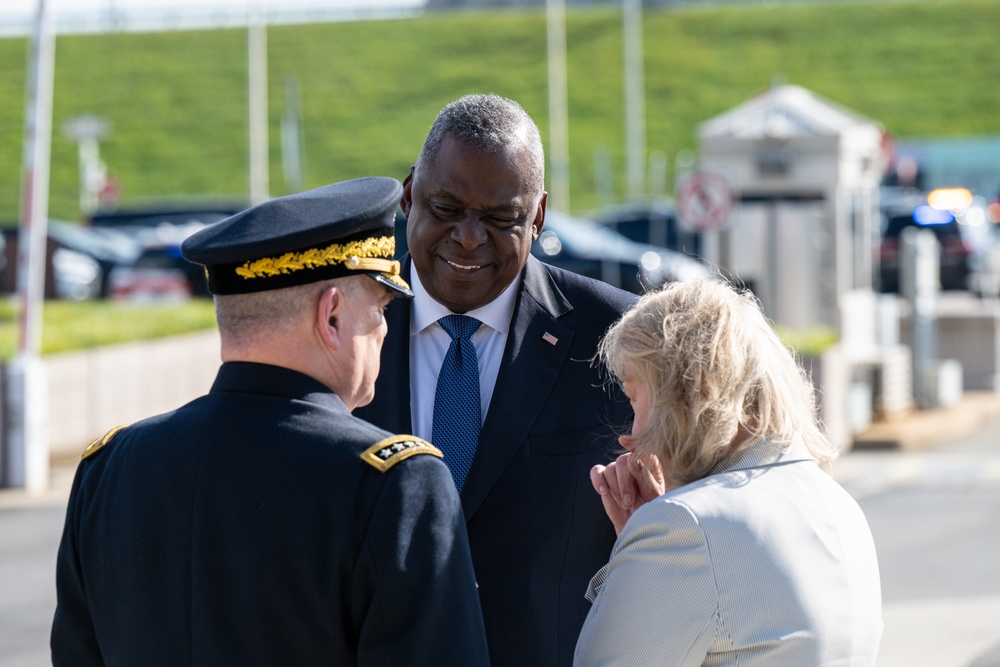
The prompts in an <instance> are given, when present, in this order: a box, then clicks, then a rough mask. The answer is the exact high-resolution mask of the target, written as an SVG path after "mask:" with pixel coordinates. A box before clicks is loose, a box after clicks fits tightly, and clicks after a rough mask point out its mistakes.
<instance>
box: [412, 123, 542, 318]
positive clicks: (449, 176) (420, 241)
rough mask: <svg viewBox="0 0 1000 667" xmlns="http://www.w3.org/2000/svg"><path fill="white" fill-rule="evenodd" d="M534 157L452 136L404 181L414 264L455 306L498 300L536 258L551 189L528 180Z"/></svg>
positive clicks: (432, 290)
mask: <svg viewBox="0 0 1000 667" xmlns="http://www.w3.org/2000/svg"><path fill="white" fill-rule="evenodd" d="M529 165H530V162H529V156H528V153H527V151H525V150H524V149H514V150H511V151H504V152H500V153H488V152H483V151H481V150H479V149H478V148H476V147H475V146H474V145H473V144H471V143H469V142H467V141H463V140H458V139H455V138H453V137H450V136H449V137H445V138H444V139H443V141H442V142H441V146H440V147H439V149H438V151H437V155H436V157H435V158H434V159H433V161H431V162H430V163H428V164H420V165H419V166H418V167H415V168H414V169H412V170H411V172H410V175H409V176H407V177H406V180H404V181H403V201H402V209H403V212H404V214H405V215H406V217H407V231H406V240H407V244H408V246H409V250H410V255H411V257H412V258H413V265H414V266H415V267H416V269H417V273H419V274H420V282H421V284H423V286H424V287H425V289H426V290H427V292H428V293H429V294H430V295H431V296H432V297H433V298H434V299H435V300H436V301H438V302H439V303H441V304H442V305H444V306H446V307H447V308H448V309H449V310H451V311H452V312H455V313H465V312H468V311H470V310H474V309H476V308H479V307H481V306H484V305H486V304H488V303H490V302H491V301H493V300H494V299H495V298H497V297H498V296H499V295H500V294H501V293H502V292H503V291H504V290H505V289H506V288H507V286H508V285H510V283H511V282H512V281H513V280H514V279H515V278H516V277H517V275H518V274H519V273H520V272H521V269H522V268H523V267H524V264H525V262H527V261H528V255H529V254H530V253H531V242H532V241H533V240H534V239H535V238H536V237H537V236H538V234H539V232H541V230H542V225H543V223H544V219H545V193H544V192H536V191H533V188H532V187H531V185H530V184H529V183H528V179H527V178H526V177H525V174H527V173H528V169H529Z"/></svg>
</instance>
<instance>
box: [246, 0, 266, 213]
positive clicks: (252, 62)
mask: <svg viewBox="0 0 1000 667" xmlns="http://www.w3.org/2000/svg"><path fill="white" fill-rule="evenodd" d="M262 14H263V10H262V9H261V6H260V4H259V3H257V4H255V5H254V7H253V9H252V10H251V11H250V15H249V20H248V23H247V63H248V69H249V85H248V97H249V100H248V101H249V123H248V126H249V133H250V203H251V204H259V203H260V202H262V201H266V200H267V199H269V198H270V195H269V194H268V191H269V189H270V186H269V183H268V150H267V144H268V138H267V23H266V21H265V20H264V18H263V16H262Z"/></svg>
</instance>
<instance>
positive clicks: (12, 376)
mask: <svg viewBox="0 0 1000 667" xmlns="http://www.w3.org/2000/svg"><path fill="white" fill-rule="evenodd" d="M54 61H55V34H54V32H53V29H52V22H51V18H50V16H49V13H48V11H47V8H46V5H45V0H38V12H37V15H36V20H35V30H34V32H33V34H32V39H31V46H30V53H29V58H28V68H29V71H28V90H27V100H26V105H25V115H24V118H25V120H24V123H25V131H24V157H23V173H22V182H21V228H20V231H19V233H18V250H17V294H18V298H19V301H20V306H21V307H20V313H19V315H20V338H19V343H18V352H17V355H16V357H15V359H14V360H13V363H11V364H10V366H9V367H8V369H7V405H6V409H7V414H8V418H7V424H8V432H7V434H6V435H7V438H6V443H5V444H6V445H7V456H6V457H3V458H4V462H5V467H6V468H7V469H6V470H4V471H2V472H3V477H2V479H3V483H4V484H3V485H4V486H11V487H15V488H27V489H29V490H32V491H43V490H44V489H45V488H46V487H47V486H48V477H49V451H48V437H47V433H46V429H45V423H46V413H47V405H46V396H47V392H46V388H45V375H44V367H43V366H42V365H41V361H40V358H39V353H40V348H41V340H42V307H43V305H44V299H45V254H46V237H47V227H48V215H49V211H48V208H49V160H50V157H51V153H50V147H51V143H52V86H53V71H54Z"/></svg>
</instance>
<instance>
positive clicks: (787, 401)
mask: <svg viewBox="0 0 1000 667" xmlns="http://www.w3.org/2000/svg"><path fill="white" fill-rule="evenodd" d="M598 358H599V359H601V361H603V362H604V363H605V365H606V366H607V368H608V369H609V370H610V371H611V373H612V375H613V376H614V377H615V378H616V379H617V380H619V381H621V379H622V376H623V373H624V372H625V366H626V364H628V370H629V372H630V374H631V375H630V377H631V378H633V380H632V381H633V382H636V383H641V384H642V386H643V387H645V388H646V389H648V391H649V398H650V405H649V419H648V420H647V422H646V424H645V426H644V427H643V429H642V431H641V432H639V433H635V434H633V435H634V436H635V438H636V441H637V445H636V449H637V451H644V452H648V453H651V454H656V455H657V456H660V457H661V459H663V460H664V461H665V462H666V466H665V467H666V470H665V472H666V474H667V475H668V477H669V478H670V479H671V480H672V481H674V482H676V483H677V484H687V483H690V482H692V481H694V480H696V479H700V478H702V477H704V476H705V475H707V474H708V472H709V471H710V470H711V468H712V467H713V466H714V465H715V464H716V463H718V462H719V460H720V459H721V458H723V457H724V456H725V455H726V454H727V450H728V448H729V445H730V443H731V442H732V441H733V440H734V439H735V438H736V437H737V434H738V433H739V432H740V429H741V428H742V429H744V430H745V431H746V432H747V433H748V434H749V435H750V439H749V440H746V441H744V442H743V443H742V445H747V444H749V443H750V442H751V441H752V440H755V439H757V438H759V437H763V436H769V435H770V436H777V437H776V438H774V440H772V442H774V443H775V444H776V445H777V446H784V445H787V443H788V442H789V441H790V439H791V438H792V437H793V436H794V435H796V434H798V435H799V436H800V437H801V438H802V440H803V442H804V443H805V445H806V447H807V448H808V449H809V451H810V452H811V453H812V455H813V457H814V458H815V459H816V460H817V461H819V462H821V463H827V462H829V461H830V460H832V459H833V458H835V457H836V448H835V447H834V446H833V445H832V443H831V442H830V441H829V440H828V439H827V438H826V436H825V435H824V434H823V432H822V430H821V427H820V424H819V419H818V416H817V410H816V400H815V396H814V393H813V386H812V382H811V381H810V379H809V377H808V376H807V375H806V373H805V371H804V370H803V369H802V368H801V367H800V366H799V364H798V363H797V362H796V361H795V357H794V355H793V354H792V353H791V352H790V351H789V350H788V349H787V348H786V347H785V346H784V344H783V343H782V342H781V339H780V338H779V337H778V334H777V333H776V332H775V330H774V329H773V328H772V326H771V324H770V323H769V321H768V320H767V318H766V317H765V316H764V313H763V312H762V311H761V308H760V303H759V302H758V301H757V299H756V298H755V297H754V296H753V295H751V294H750V293H749V292H738V291H736V289H734V288H733V287H732V286H731V285H730V284H728V283H726V282H724V281H722V280H701V281H695V282H680V283H669V284H667V285H666V286H665V287H663V288H662V289H660V290H657V291H654V292H651V293H649V294H646V295H644V296H643V297H641V298H640V299H639V302H638V303H637V304H636V305H635V306H634V307H633V308H632V309H631V310H629V311H628V312H627V313H625V315H624V316H622V318H621V319H620V320H619V321H618V322H617V323H616V324H615V325H614V326H612V327H611V329H610V330H609V331H608V333H607V334H606V335H605V337H604V338H603V339H602V341H601V343H600V346H599V348H598Z"/></svg>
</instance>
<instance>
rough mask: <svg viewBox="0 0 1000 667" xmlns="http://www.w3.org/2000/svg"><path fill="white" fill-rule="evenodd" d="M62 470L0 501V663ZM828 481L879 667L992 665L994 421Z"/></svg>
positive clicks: (33, 645) (22, 654) (998, 465)
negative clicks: (868, 565)
mask: <svg viewBox="0 0 1000 667" xmlns="http://www.w3.org/2000/svg"><path fill="white" fill-rule="evenodd" d="M71 472H72V471H65V470H57V471H55V475H56V480H55V484H54V485H53V489H52V491H51V492H50V493H48V494H46V495H45V496H44V497H40V498H30V497H25V496H24V495H22V494H18V493H12V492H0V591H2V594H0V665H3V666H4V667H38V666H40V665H47V664H49V658H48V631H49V625H50V623H51V618H52V612H53V609H54V607H55V590H54V582H53V572H54V566H55V553H56V548H57V545H58V542H59V534H60V530H61V524H62V519H63V512H64V507H65V498H66V494H67V490H68V485H69V483H70V481H71V479H70V476H71ZM834 476H835V477H836V478H837V479H838V480H839V481H840V482H841V483H842V484H843V485H844V486H845V487H846V488H847V489H848V490H849V491H850V492H851V493H852V494H853V495H854V496H855V497H856V498H858V500H859V502H860V503H861V506H862V508H863V509H864V510H865V513H866V515H867V516H868V520H869V522H870V524H871V527H872V533H873V534H874V536H875V541H876V548H877V549H878V553H879V563H880V569H881V572H882V592H883V598H884V607H883V610H884V614H883V615H884V619H885V636H884V638H883V643H882V650H881V652H880V655H879V667H1000V418H993V419H991V420H988V421H987V422H985V423H983V424H981V425H980V426H979V427H978V428H976V429H974V430H973V431H972V432H971V433H970V434H968V435H963V436H960V437H955V438H950V439H948V440H947V441H946V442H944V443H941V444H939V445H936V446H932V447H928V448H924V449H920V450H917V451H910V450H905V451H868V450H859V449H855V450H854V451H852V452H850V453H848V454H847V455H845V456H844V457H843V458H842V459H841V460H840V461H838V462H837V463H836V464H835V466H834Z"/></svg>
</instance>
